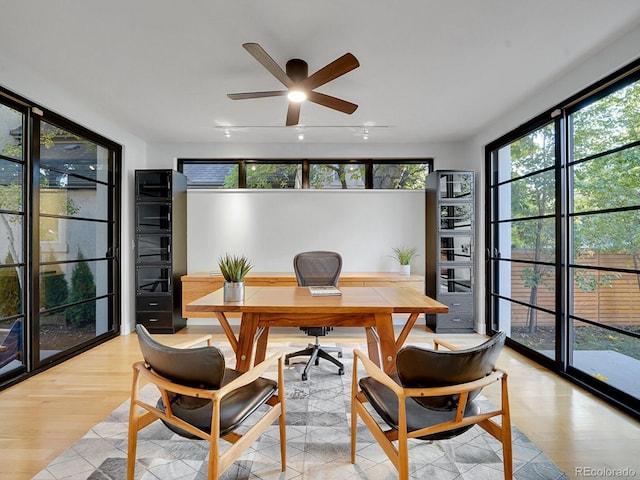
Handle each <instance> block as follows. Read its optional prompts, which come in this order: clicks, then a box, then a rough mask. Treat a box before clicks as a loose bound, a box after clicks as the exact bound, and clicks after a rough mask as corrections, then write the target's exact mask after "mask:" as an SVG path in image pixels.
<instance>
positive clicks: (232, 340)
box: [216, 312, 238, 353]
mask: <svg viewBox="0 0 640 480" xmlns="http://www.w3.org/2000/svg"><path fill="white" fill-rule="evenodd" d="M216 317H217V318H218V321H219V322H220V326H221V327H222V330H224V334H225V335H226V336H227V340H229V344H231V348H233V353H238V340H237V339H236V335H235V334H234V333H233V330H232V328H231V325H229V320H227V316H226V315H225V314H224V312H216Z"/></svg>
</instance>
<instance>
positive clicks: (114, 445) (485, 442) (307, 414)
mask: <svg viewBox="0 0 640 480" xmlns="http://www.w3.org/2000/svg"><path fill="white" fill-rule="evenodd" d="M304 346H305V345H291V346H290V349H289V348H288V349H287V351H294V350H296V349H298V348H303V347H304ZM356 346H357V345H353V346H349V345H342V347H343V352H344V358H343V363H344V364H345V374H344V375H338V374H337V369H336V368H335V367H334V366H333V365H332V364H330V363H329V362H326V361H321V362H320V365H318V366H314V367H312V369H311V371H310V374H309V379H308V380H307V381H304V382H303V381H302V380H301V378H300V377H301V373H302V370H303V368H304V363H303V362H304V361H305V360H306V359H305V358H303V357H301V358H299V359H292V360H291V365H290V366H288V367H287V366H285V391H286V403H285V407H286V418H287V429H286V433H287V471H286V473H282V472H281V471H280V447H279V439H278V427H277V425H272V426H271V427H269V429H268V430H267V432H265V433H264V434H263V435H262V436H261V437H260V438H259V439H258V440H257V441H256V442H254V444H253V445H252V446H251V447H250V448H249V450H248V451H247V452H246V453H245V454H244V455H243V456H242V457H241V458H240V460H238V461H237V462H235V463H234V464H233V465H232V466H231V467H230V468H229V469H228V470H227V471H226V472H225V473H224V474H223V475H222V476H221V478H222V479H225V480H232V479H247V480H260V479H262V480H271V479H280V480H284V479H297V480H322V479H331V480H342V479H371V480H387V479H396V478H398V475H397V472H396V470H395V469H394V468H393V466H392V465H391V462H390V461H389V460H388V459H387V457H386V455H385V454H384V452H383V451H382V449H381V448H380V447H379V446H378V445H377V443H375V441H374V439H373V437H372V436H371V435H370V433H369V432H368V430H367V428H366V427H365V426H364V425H362V424H359V426H358V442H357V458H356V464H355V465H353V464H351V460H350V435H351V432H350V420H351V419H350V408H351V407H350V391H351V367H352V357H353V355H352V351H353V348H354V347H356ZM360 348H361V347H360ZM223 350H225V349H224V348H223ZM229 353H230V352H229V351H226V352H225V356H226V357H227V358H233V357H232V356H229ZM269 376H271V377H273V374H272V373H270V374H269ZM142 396H143V397H146V399H147V400H153V399H156V398H157V397H158V393H157V390H156V389H155V387H153V386H151V385H147V386H145V387H144V388H143V389H142ZM481 401H485V402H486V400H483V399H482V398H481ZM128 416H129V402H128V401H127V402H125V403H124V404H122V405H121V406H120V407H118V408H117V409H116V410H114V411H113V412H112V413H111V414H110V415H109V416H108V417H107V418H106V419H105V420H104V421H102V422H101V423H99V424H98V425H96V426H94V427H93V428H92V429H91V430H90V431H89V432H88V433H87V434H86V435H85V436H84V437H83V438H82V439H80V440H79V441H78V442H76V443H75V444H74V445H73V446H72V447H71V448H69V449H68V450H67V451H65V452H64V453H63V454H62V455H60V456H59V457H58V458H57V459H56V460H55V461H53V462H52V463H51V464H49V465H48V466H47V467H46V468H45V469H44V470H42V471H41V472H40V473H39V474H38V475H36V476H35V477H34V479H35V480H63V479H65V480H81V479H82V480H122V479H124V478H126V457H127V424H128ZM138 438H139V439H138V449H137V465H136V477H135V478H136V479H140V480H206V478H207V475H206V470H207V463H206V459H207V454H208V444H207V442H205V441H202V440H189V439H185V438H183V437H180V436H179V435H176V434H174V433H173V432H171V431H170V430H169V429H167V428H166V427H165V426H164V425H163V424H162V423H161V422H155V423H153V424H151V425H150V426H148V427H147V428H145V429H143V430H142V431H140V432H139V437H138ZM410 442H411V443H410V451H409V468H410V475H411V478H412V479H427V478H428V479H435V480H454V479H465V480H476V479H486V480H492V479H496V480H499V479H503V478H504V477H503V473H502V472H503V469H502V446H501V444H500V443H499V442H498V441H496V440H495V439H494V438H493V437H491V436H490V435H489V434H487V433H486V432H484V430H482V429H481V428H479V427H477V426H475V427H473V428H472V429H470V430H469V431H467V432H466V433H464V434H463V435H460V436H458V437H456V438H454V439H450V440H443V441H437V442H433V443H427V442H424V441H420V440H411V441H410ZM222 443H223V444H224V443H225V442H222ZM513 466H514V478H515V479H517V480H529V479H531V480H534V479H545V480H555V479H567V478H568V477H567V476H566V475H565V474H564V473H563V472H562V471H561V470H559V469H558V467H557V466H556V465H555V464H554V463H553V462H552V461H551V460H550V459H549V458H548V457H547V456H546V455H545V454H544V453H543V452H541V451H540V450H539V449H538V448H537V447H536V446H535V445H534V444H533V443H532V442H531V441H530V440H529V439H528V438H527V437H526V436H525V435H524V434H522V433H521V432H520V431H519V430H518V429H517V428H516V427H513Z"/></svg>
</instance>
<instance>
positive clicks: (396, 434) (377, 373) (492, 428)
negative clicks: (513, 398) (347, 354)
mask: <svg viewBox="0 0 640 480" xmlns="http://www.w3.org/2000/svg"><path fill="white" fill-rule="evenodd" d="M434 344H435V349H436V350H437V349H438V346H444V347H446V348H448V349H452V350H455V349H456V348H455V347H453V346H452V345H450V344H447V343H446V342H442V341H440V340H438V339H435V340H434ZM353 354H354V356H353V380H352V385H351V463H353V464H355V463H356V441H357V428H358V425H357V423H358V418H357V416H358V415H359V416H360V418H362V421H363V422H364V423H365V425H366V426H367V427H368V429H369V431H370V432H371V433H372V435H373V436H374V438H375V439H376V441H377V442H378V444H379V445H380V446H381V447H382V450H383V451H384V452H385V454H386V455H387V457H389V460H391V463H393V466H394V467H395V468H396V470H398V474H399V478H400V480H407V479H408V478H409V452H408V444H407V442H408V439H410V438H417V437H422V436H424V435H429V434H434V433H438V432H444V431H448V430H453V429H456V428H460V427H463V426H466V425H471V424H478V425H479V426H480V427H482V428H483V429H484V430H485V431H487V432H488V433H489V434H491V435H492V436H493V437H494V438H496V439H497V440H498V441H499V442H501V443H502V447H503V465H504V478H505V479H511V478H512V477H513V450H512V443H511V417H510V412H509V395H508V389H507V373H506V372H505V371H503V370H500V369H494V371H493V372H492V373H491V374H490V375H488V376H486V377H484V378H482V379H480V380H475V381H473V382H467V383H462V384H457V385H450V386H443V387H430V388H403V387H402V386H401V385H399V384H398V383H397V382H396V381H394V380H393V379H392V378H391V377H389V376H388V375H387V374H386V373H384V372H383V371H382V370H381V369H380V368H379V367H378V366H377V365H375V364H374V363H373V362H372V361H371V360H369V358H368V357H367V356H366V355H365V354H363V353H362V352H361V351H360V350H358V349H356V350H354V351H353ZM358 361H360V362H361V363H362V366H363V367H364V369H365V371H366V373H367V375H368V376H371V377H372V378H373V379H375V380H377V381H378V382H380V383H382V384H383V385H385V386H387V387H388V388H389V389H390V390H391V391H393V392H394V393H395V395H396V396H397V398H398V416H399V421H398V430H395V429H393V428H390V429H389V430H383V429H382V427H381V426H380V425H379V424H378V422H377V421H376V419H375V418H374V417H373V415H372V414H371V412H370V411H369V410H368V409H367V408H366V406H365V404H366V403H368V400H367V398H366V396H365V395H364V393H363V392H362V391H361V390H360V389H359V383H358ZM495 382H501V405H500V408H497V409H495V410H492V411H489V412H482V413H480V414H478V415H472V416H467V417H465V416H464V411H465V408H466V405H467V399H468V395H469V393H470V392H472V391H474V390H478V389H480V388H483V387H486V386H488V385H491V384H493V383H495ZM453 394H459V395H460V400H459V403H458V408H457V410H456V416H455V419H454V420H452V421H450V422H445V423H441V424H438V425H433V426H431V427H427V428H422V429H420V430H414V431H411V432H409V431H407V416H406V413H407V412H406V405H405V400H406V399H407V398H408V397H435V396H441V395H453ZM497 416H501V417H502V422H501V424H498V423H497V422H496V421H495V420H494V419H493V417H497ZM393 442H397V443H398V444H397V447H396V446H395V445H394V443H393Z"/></svg>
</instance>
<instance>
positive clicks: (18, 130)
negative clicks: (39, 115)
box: [0, 103, 23, 180]
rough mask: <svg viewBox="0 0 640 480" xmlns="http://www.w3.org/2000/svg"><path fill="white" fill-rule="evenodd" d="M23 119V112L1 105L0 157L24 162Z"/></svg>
mask: <svg viewBox="0 0 640 480" xmlns="http://www.w3.org/2000/svg"><path fill="white" fill-rule="evenodd" d="M22 118H23V117H22V113H21V112H18V111H17V110H14V109H13V108H11V107H9V106H7V105H3V104H1V103H0V155H3V156H5V157H8V158H13V159H16V160H22V155H23V153H22V151H23V148H22ZM3 180H4V179H3Z"/></svg>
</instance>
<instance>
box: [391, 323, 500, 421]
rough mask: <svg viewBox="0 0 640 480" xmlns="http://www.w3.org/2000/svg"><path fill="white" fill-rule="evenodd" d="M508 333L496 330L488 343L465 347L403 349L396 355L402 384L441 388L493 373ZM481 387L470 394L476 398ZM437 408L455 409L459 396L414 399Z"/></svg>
mask: <svg viewBox="0 0 640 480" xmlns="http://www.w3.org/2000/svg"><path fill="white" fill-rule="evenodd" d="M505 337H506V335H505V333H504V332H499V333H496V334H495V335H494V336H493V337H491V338H490V339H488V340H487V341H486V342H484V343H482V344H480V345H477V346H475V347H472V348H467V349H464V350H453V351H450V350H430V349H426V348H420V347H415V346H407V347H404V348H402V349H401V350H400V351H399V352H398V355H397V357H396V368H397V370H398V377H399V378H400V382H401V383H402V386H404V387H407V388H413V387H418V388H420V387H441V386H446V385H456V384H460V383H465V382H471V381H473V380H478V379H480V378H483V377H485V376H487V375H489V374H490V373H491V372H492V371H493V369H494V367H495V365H496V362H497V361H498V357H499V356H500V352H501V351H502V347H503V346H504V340H505ZM479 393H480V391H479V390H476V391H474V392H471V393H470V394H469V399H468V401H469V402H470V401H471V400H473V399H474V398H475V397H476V396H477V395H478V394H479ZM414 399H415V401H416V402H419V403H421V404H422V405H424V406H425V407H428V408H431V409H434V410H452V409H455V408H456V406H457V403H458V401H457V400H458V395H453V396H452V395H447V396H442V397H424V398H414Z"/></svg>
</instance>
